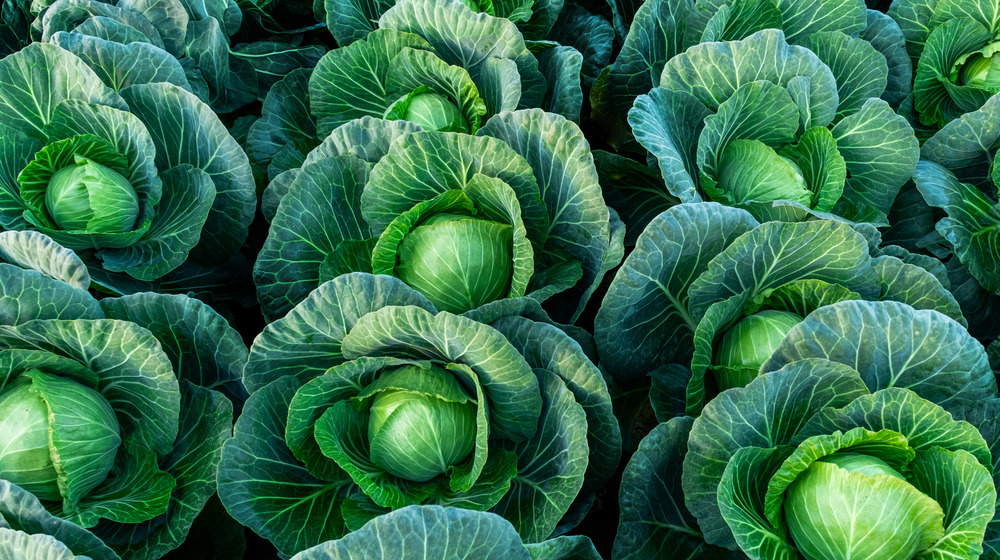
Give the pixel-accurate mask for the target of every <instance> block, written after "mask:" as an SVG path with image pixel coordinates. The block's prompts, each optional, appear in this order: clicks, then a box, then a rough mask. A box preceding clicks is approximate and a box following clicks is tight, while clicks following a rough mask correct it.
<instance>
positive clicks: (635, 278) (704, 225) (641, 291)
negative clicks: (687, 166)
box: [594, 202, 757, 382]
mask: <svg viewBox="0 0 1000 560" xmlns="http://www.w3.org/2000/svg"><path fill="white" fill-rule="evenodd" d="M756 225H757V222H756V221H755V220H754V219H753V218H752V217H751V216H750V215H749V214H748V213H746V212H745V211H743V210H739V209H736V208H729V207H726V206H722V205H720V204H716V203H714V202H710V203H698V204H682V205H679V206H675V207H674V208H671V209H670V210H667V211H666V212H664V213H663V214H661V215H660V216H658V217H657V218H655V219H654V220H653V221H652V222H651V223H650V224H649V226H648V227H647V228H646V229H645V231H644V232H643V233H642V235H640V236H639V239H638V241H637V242H636V249H635V251H633V252H632V254H631V255H629V257H628V258H627V259H626V260H625V264H624V265H623V266H622V268H621V269H619V271H618V273H617V274H616V276H615V279H614V280H613V281H612V283H611V287H610V288H609V289H608V294H607V296H605V298H604V301H603V303H602V305H601V308H600V310H599V311H598V313H597V318H596V319H595V326H594V330H595V339H596V342H597V348H598V351H599V353H600V355H601V365H602V366H604V367H605V368H607V369H608V370H609V372H610V373H611V374H612V375H614V376H615V377H616V378H617V379H620V380H622V381H626V382H628V381H636V380H639V379H641V378H642V377H643V376H644V375H645V374H646V372H648V371H650V370H653V369H655V368H656V367H657V366H659V365H662V364H665V363H681V362H684V361H686V360H687V359H689V356H690V352H691V350H690V345H691V342H690V341H691V337H692V336H693V333H694V330H695V327H696V326H697V320H696V319H695V318H694V317H692V316H691V314H690V313H689V312H688V288H689V287H690V286H691V283H692V282H693V281H694V280H695V279H696V278H697V277H698V276H699V275H700V274H701V273H702V272H704V271H705V270H706V269H707V268H708V263H709V261H710V260H711V259H712V258H713V257H714V256H715V255H717V254H718V253H720V252H721V251H722V250H723V249H724V248H725V247H726V246H728V245H729V244H730V243H732V241H733V240H734V239H736V238H737V237H739V236H740V235H742V234H743V233H745V232H747V231H749V230H751V229H753V228H754V227H755V226H756Z"/></svg>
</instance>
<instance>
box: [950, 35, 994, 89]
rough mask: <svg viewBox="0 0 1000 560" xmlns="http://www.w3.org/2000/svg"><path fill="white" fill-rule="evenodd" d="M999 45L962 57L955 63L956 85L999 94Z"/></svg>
mask: <svg viewBox="0 0 1000 560" xmlns="http://www.w3.org/2000/svg"><path fill="white" fill-rule="evenodd" d="M998 51H1000V43H994V44H992V45H989V46H988V47H986V48H984V49H982V50H981V51H977V52H974V53H970V54H968V55H965V56H963V57H962V58H960V59H959V60H958V62H957V63H956V67H957V68H958V83H959V84H961V85H963V86H968V87H974V88H978V89H985V90H987V91H991V92H993V93H996V92H1000V57H997V56H996V54H997V52H998Z"/></svg>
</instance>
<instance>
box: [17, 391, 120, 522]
mask: <svg viewBox="0 0 1000 560" xmlns="http://www.w3.org/2000/svg"><path fill="white" fill-rule="evenodd" d="M118 434H119V425H118V420H117V419H116V417H115V413H114V411H113V410H112V409H111V406H110V404H108V402H107V400H106V399H105V398H104V397H103V396H102V395H101V394H100V393H98V392H97V391H95V390H93V389H91V388H89V387H85V386H84V385H81V384H79V383H77V382H75V381H72V380H69V379H65V378H61V377H58V376H55V375H51V374H46V373H43V372H39V371H31V372H28V373H25V374H23V375H21V376H20V377H18V379H17V380H16V381H15V382H14V383H11V384H10V385H8V386H7V387H6V388H5V389H4V390H3V392H2V393H0V479H4V480H7V481H9V482H12V483H14V484H17V485H18V486H20V487H22V488H24V489H25V490H27V491H29V492H31V493H32V494H34V495H35V496H36V497H38V498H39V499H41V500H48V501H62V500H69V504H68V505H69V506H70V507H72V506H74V505H75V503H74V501H76V500H77V498H79V497H82V496H85V495H86V494H87V493H88V492H90V491H91V490H93V489H94V488H96V487H97V486H98V485H99V484H100V483H101V482H103V481H104V479H105V478H107V476H108V473H109V472H111V468H112V467H113V466H114V460H115V455H116V453H117V451H118V446H119V445H120V444H121V439H120V436H119V435H118Z"/></svg>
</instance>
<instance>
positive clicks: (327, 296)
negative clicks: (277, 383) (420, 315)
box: [243, 273, 434, 393]
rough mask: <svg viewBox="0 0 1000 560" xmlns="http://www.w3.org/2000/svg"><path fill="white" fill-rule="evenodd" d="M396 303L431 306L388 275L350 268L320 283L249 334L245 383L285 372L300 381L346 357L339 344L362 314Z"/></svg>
mask: <svg viewBox="0 0 1000 560" xmlns="http://www.w3.org/2000/svg"><path fill="white" fill-rule="evenodd" d="M396 305H398V306H404V305H412V306H419V307H420V308H423V309H426V310H428V311H430V310H434V307H433V306H432V305H431V303H430V302H429V301H427V298H425V297H424V296H422V295H420V294H419V293H417V292H415V291H413V290H412V289H411V288H409V287H408V286H407V285H406V284H403V283H402V282H401V281H399V280H397V279H395V278H391V277H388V276H372V275H371V274H364V273H353V274H347V275H344V276H340V277H339V278H336V279H334V280H331V281H329V282H327V283H325V284H323V285H322V286H320V287H319V288H317V289H316V290H314V291H313V292H312V293H310V294H309V296H308V297H307V298H306V299H305V300H303V301H302V302H301V303H299V304H298V305H297V306H296V307H295V308H293V309H292V310H291V311H290V312H289V313H288V314H287V315H285V316H284V317H282V318H281V319H278V320H277V321H274V322H273V323H271V324H269V325H268V326H267V327H265V329H264V332H262V333H261V334H260V335H258V337H257V339H256V340H254V344H253V346H252V347H251V348H250V358H249V360H248V361H247V365H246V370H245V373H244V375H243V384H244V386H246V388H247V390H248V391H250V392H251V393H253V392H254V391H256V390H257V389H259V388H261V387H263V386H264V385H267V384H268V383H270V382H271V381H274V380H276V379H278V378H279V377H282V376H285V375H294V376H296V378H298V379H299V380H300V381H301V382H306V381H308V380H310V379H312V378H313V377H316V376H318V375H321V374H322V373H323V372H325V371H326V370H327V369H328V368H330V367H332V366H335V365H337V364H339V363H342V362H343V361H345V358H344V357H343V354H342V353H341V344H342V342H343V340H344V337H345V336H346V335H347V333H348V332H350V331H351V330H352V329H354V327H355V325H356V324H357V322H358V320H359V319H360V318H361V317H363V316H365V315H367V314H369V313H371V312H372V311H374V310H376V309H381V308H382V307H385V306H396Z"/></svg>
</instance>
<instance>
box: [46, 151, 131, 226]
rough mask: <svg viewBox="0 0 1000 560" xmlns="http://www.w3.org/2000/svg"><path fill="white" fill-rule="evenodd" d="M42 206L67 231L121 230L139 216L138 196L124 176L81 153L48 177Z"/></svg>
mask: <svg viewBox="0 0 1000 560" xmlns="http://www.w3.org/2000/svg"><path fill="white" fill-rule="evenodd" d="M45 208H46V210H48V213H49V215H50V216H51V217H52V220H53V221H54V222H55V223H56V225H57V226H59V227H60V228H62V229H64V230H68V231H85V232H87V233H124V232H126V231H131V230H132V229H133V228H134V227H135V222H136V220H137V219H138V218H139V198H138V196H137V195H136V193H135V189H133V188H132V184H131V183H129V182H128V179H126V178H125V177H123V176H121V175H120V174H118V173H117V172H115V171H113V170H111V169H110V168H108V167H105V166H104V165H101V164H100V163H97V162H95V161H91V160H89V159H87V158H84V157H81V156H76V157H75V164H74V165H68V166H66V167H63V168H62V169H60V170H59V171H56V172H55V173H54V174H53V175H52V178H51V179H49V184H48V187H47V188H46V190H45Z"/></svg>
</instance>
